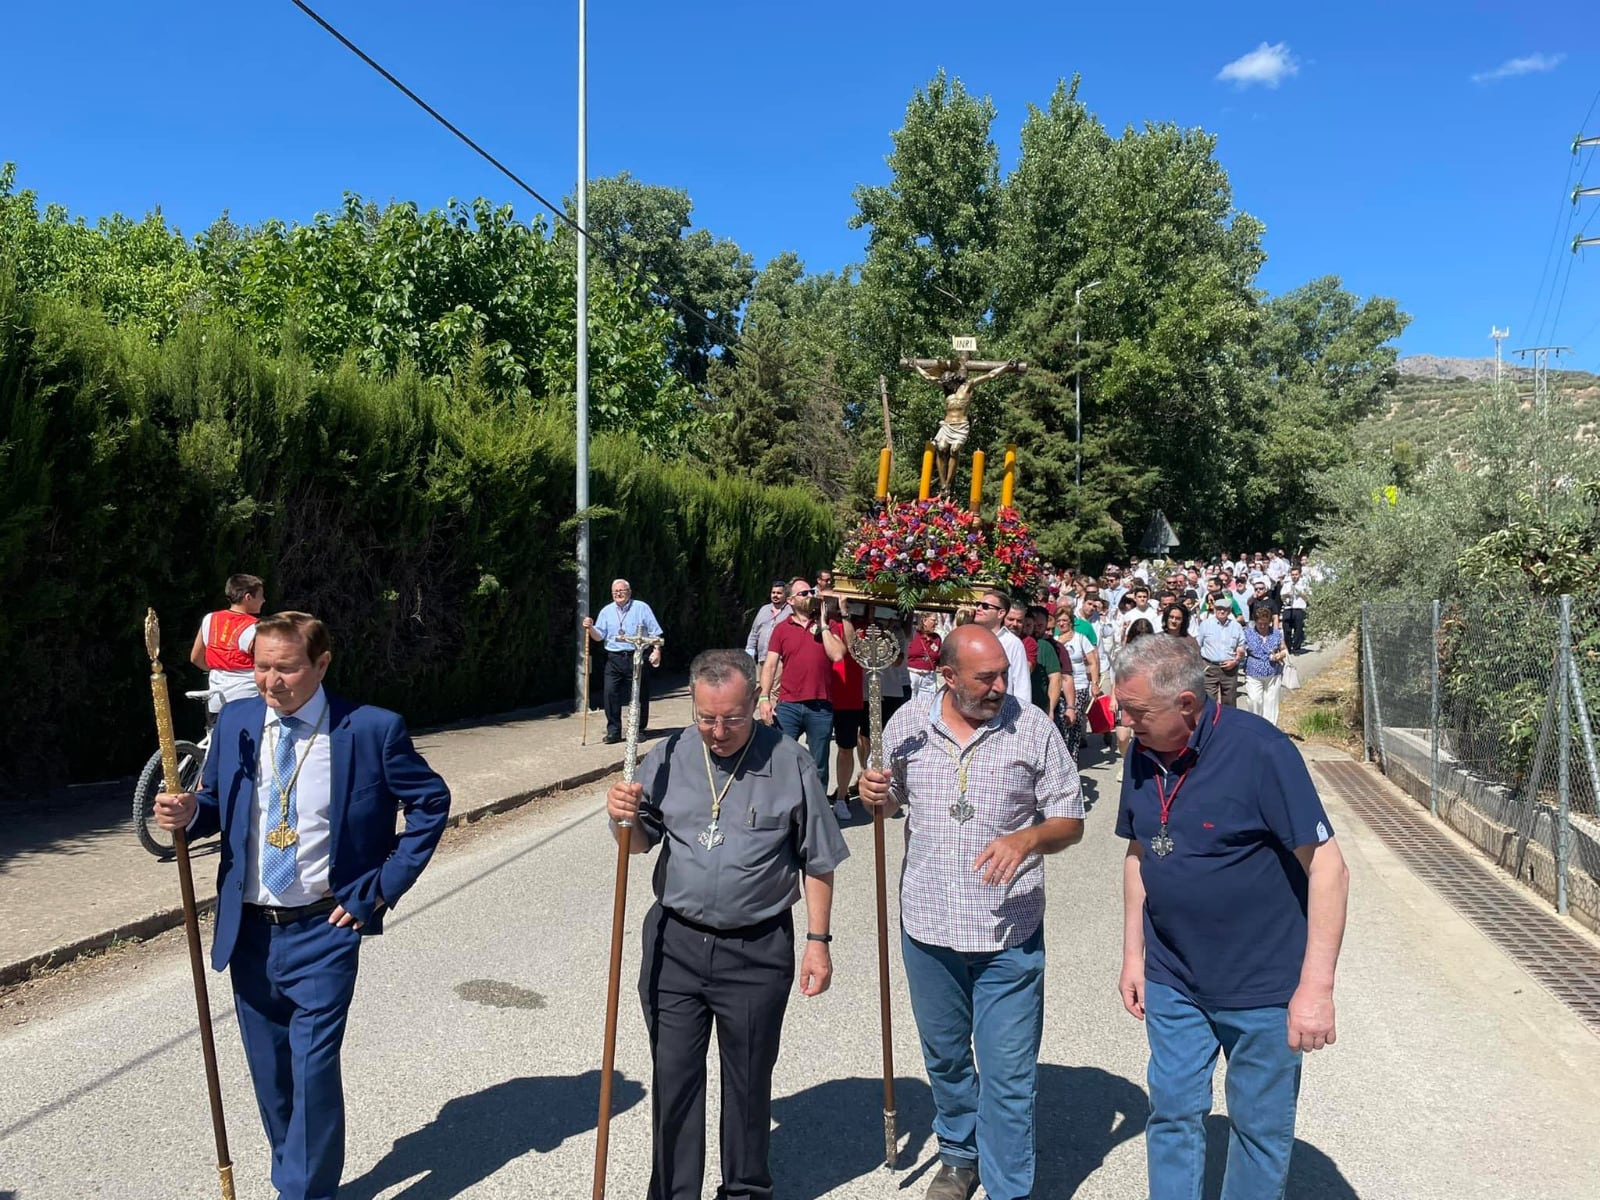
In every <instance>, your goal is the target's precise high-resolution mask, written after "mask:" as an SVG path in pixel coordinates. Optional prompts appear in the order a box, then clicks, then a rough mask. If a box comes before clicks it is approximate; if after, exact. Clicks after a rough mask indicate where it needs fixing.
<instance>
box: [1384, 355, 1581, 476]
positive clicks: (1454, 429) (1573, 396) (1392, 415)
mask: <svg viewBox="0 0 1600 1200" xmlns="http://www.w3.org/2000/svg"><path fill="white" fill-rule="evenodd" d="M1397 365H1398V367H1399V370H1400V381H1399V382H1398V383H1397V384H1396V385H1395V387H1394V388H1393V390H1392V391H1390V392H1389V394H1388V395H1387V396H1386V397H1385V398H1384V400H1383V401H1381V402H1380V406H1379V408H1378V411H1377V412H1375V413H1374V414H1373V415H1372V416H1370V417H1368V418H1367V419H1366V420H1365V421H1363V422H1362V423H1361V425H1360V426H1359V427H1358V428H1357V430H1356V439H1357V443H1358V445H1361V446H1363V447H1377V446H1382V447H1385V448H1387V447H1389V446H1392V445H1394V444H1396V443H1401V442H1409V443H1410V444H1411V446H1412V447H1413V449H1414V451H1415V452H1416V455H1417V457H1418V458H1419V459H1423V460H1425V459H1427V458H1429V457H1431V456H1432V455H1434V454H1435V453H1437V452H1439V451H1440V450H1448V449H1450V448H1452V447H1454V446H1457V445H1459V444H1460V442H1461V440H1462V439H1463V438H1464V437H1465V436H1466V434H1467V431H1468V430H1469V428H1470V427H1471V422H1472V414H1473V411H1474V410H1475V409H1476V408H1477V406H1478V405H1479V404H1481V403H1484V402H1486V401H1488V400H1489V398H1490V397H1491V395H1492V393H1493V388H1494V359H1492V358H1484V359H1474V358H1439V357H1436V356H1434V355H1431V354H1417V355H1412V356H1410V357H1407V358H1402V359H1400V361H1399V363H1398V364H1397ZM1503 379H1504V385H1503V386H1505V387H1507V388H1512V389H1515V393H1516V395H1517V396H1518V398H1519V399H1520V401H1521V403H1522V406H1523V407H1524V408H1525V409H1527V408H1532V406H1533V372H1532V370H1531V369H1529V368H1527V367H1522V366H1513V365H1512V364H1510V363H1507V364H1506V365H1505V369H1504V376H1503ZM1550 402H1551V404H1552V405H1565V406H1570V408H1571V409H1573V410H1575V412H1576V415H1577V417H1578V421H1579V436H1581V437H1589V438H1593V437H1596V436H1600V376H1595V375H1591V374H1589V373H1588V372H1586V371H1551V372H1550Z"/></svg>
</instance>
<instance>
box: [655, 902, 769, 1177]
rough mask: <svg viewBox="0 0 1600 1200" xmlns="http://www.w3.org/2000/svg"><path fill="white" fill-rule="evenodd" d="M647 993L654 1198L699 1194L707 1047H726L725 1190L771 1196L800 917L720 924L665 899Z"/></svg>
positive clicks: (703, 1166) (702, 1168)
mask: <svg viewBox="0 0 1600 1200" xmlns="http://www.w3.org/2000/svg"><path fill="white" fill-rule="evenodd" d="M643 940H644V955H643V960H642V962H641V963H640V966H639V1001H640V1003H641V1004H642V1005H643V1007H644V1023H645V1027H646V1028H647V1029H648V1030H649V1033H650V1056H651V1059H652V1061H653V1062H654V1064H655V1065H654V1069H653V1071H652V1074H651V1081H650V1096H651V1101H650V1103H651V1108H650V1134H651V1151H650V1155H651V1157H650V1191H649V1200H700V1197H701V1190H700V1189H701V1186H702V1184H703V1181H704V1178H705V1171H706V1051H707V1049H708V1048H709V1046H710V1043H711V1023H712V1021H713V1020H715V1021H716V1024H717V1047H718V1049H719V1050H720V1051H721V1055H722V1138H721V1145H722V1186H721V1187H719V1188H718V1189H717V1193H716V1195H717V1200H770V1197H771V1196H772V1172H771V1170H770V1169H769V1168H768V1166H767V1149H768V1143H769V1141H770V1139H771V1128H772V1068H773V1065H774V1064H775V1063H776V1062H777V1061H778V1039H779V1036H780V1035H781V1034H782V1032H783V1014H784V1010H785V1008H787V1007H788V1004H789V989H790V988H791V987H792V986H793V985H794V918H793V916H792V914H790V913H787V912H785V913H784V914H783V915H782V916H780V917H774V918H772V919H771V920H769V921H765V922H763V923H762V924H761V925H757V926H752V927H751V928H749V929H745V930H735V931H732V932H723V933H717V932H714V931H712V930H709V929H706V928H704V927H702V926H698V925H690V924H689V923H687V922H686V921H684V920H683V919H682V918H680V917H677V916H675V915H674V914H672V913H670V912H668V911H667V910H666V909H664V908H662V907H661V905H659V904H657V905H655V906H654V907H653V908H651V910H650V912H649V914H648V915H647V916H646V917H645V922H644V935H643Z"/></svg>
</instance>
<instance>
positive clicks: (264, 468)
mask: <svg viewBox="0 0 1600 1200" xmlns="http://www.w3.org/2000/svg"><path fill="white" fill-rule="evenodd" d="M573 443H574V440H573V436H572V426H571V414H570V412H561V411H551V410H549V409H541V408H539V407H537V406H535V405H532V404H528V403H521V404H517V403H511V402H507V401H504V400H500V399H496V398H494V397H493V395H492V393H491V391H490V390H489V389H487V388H484V387H480V386H479V385H478V382H477V372H476V371H475V370H474V369H473V366H472V364H470V363H469V364H466V365H465V366H464V368H463V369H462V370H460V371H458V372H457V373H456V376H455V378H454V380H453V381H451V382H449V383H444V384H441V383H437V382H430V381H425V380H423V379H422V378H420V377H419V376H418V375H417V374H415V373H411V372H407V371H405V370H402V371H400V372H397V373H395V374H393V375H390V376H387V377H383V378H375V377H373V376H371V375H369V374H364V373H363V372H362V371H360V370H358V369H357V368H356V367H355V365H354V361H353V359H349V360H347V361H346V362H345V363H344V364H343V365H341V366H338V367H337V368H335V369H332V370H319V369H317V368H315V367H314V366H313V365H312V364H311V363H310V361H309V359H308V357H307V356H305V355H304V354H302V353H301V352H300V350H299V349H298V348H297V347H296V345H295V342H294V338H293V337H292V336H289V337H285V338H284V339H282V342H281V344H280V345H279V346H278V347H277V348H276V349H275V350H273V351H271V352H269V351H268V350H266V349H264V348H262V347H261V346H260V345H258V344H257V343H256V342H255V341H254V340H252V337H251V335H250V334H249V333H247V332H243V331H240V330H239V329H238V328H237V327H236V326H234V325H231V324H230V323H228V322H225V321H222V320H218V319H214V318H211V317H207V316H204V315H195V316H193V317H191V318H188V319H186V320H185V321H183V322H182V323H181V324H180V325H179V326H178V328H177V329H176V330H175V331H173V332H172V333H171V334H170V335H169V336H167V337H165V338H164V339H162V340H160V341H159V342H156V341H152V339H151V338H150V337H149V336H148V335H147V334H146V333H143V332H141V331H140V330H139V329H138V328H136V327H133V326H120V327H119V326H115V325H113V324H112V323H111V322H109V321H108V320H107V319H106V318H105V317H104V316H102V315H101V314H100V313H99V312H97V311H95V310H94V309H92V308H89V307H86V306H84V305H81V304H78V303H75V302H73V301H71V300H64V299H60V298H53V297H48V296H42V295H36V294H23V293H20V292H19V290H18V288H17V287H16V286H15V284H14V282H12V281H9V280H6V279H0V662H3V663H4V670H3V671H0V705H3V711H5V712H6V714H7V720H6V721H5V722H4V723H3V724H0V787H16V786H19V785H22V784H28V785H37V784H39V783H41V782H50V781H60V780H62V779H81V778H87V777H96V778H104V777H106V776H108V775H124V774H128V773H130V772H132V771H134V770H135V769H137V767H138V766H139V765H140V764H141V763H142V761H143V759H144V758H145V757H146V756H147V755H148V754H149V752H150V749H151V747H152V745H153V739H154V735H153V730H152V725H151V720H150V713H149V699H148V688H147V678H148V662H147V661H146V660H145V658H144V655H143V649H142V636H141V629H142V622H143V618H144V613H145V609H146V607H147V606H152V607H154V608H155V609H156V610H157V612H158V613H159V614H160V616H161V618H162V626H163V629H162V641H163V646H162V658H163V662H164V663H165V666H166V669H167V671H168V672H169V674H170V675H171V677H172V678H173V680H174V693H176V692H177V690H178V688H177V686H176V685H177V684H178V683H180V682H181V683H183V684H186V685H188V686H193V687H198V686H201V681H202V677H201V675H200V674H199V673H198V672H196V671H195V670H194V668H193V667H191V666H190V665H189V664H188V652H189V647H190V644H191V642H192V640H193V637H194V631H195V629H196V627H197V624H198V621H199V619H200V617H201V615H202V614H204V613H205V612H207V611H210V610H211V609H214V608H217V607H221V606H222V605H223V603H224V601H223V600H222V596H221V587H222V583H223V580H224V579H225V578H226V577H227V576H228V575H229V574H231V573H233V572H237V571H248V572H252V573H255V574H258V575H260V576H262V577H263V578H264V579H265V580H266V581H267V611H273V610H276V609H284V608H297V609H304V610H307V611H310V612H314V613H316V614H317V615H319V616H321V617H323V618H324V619H325V620H327V621H328V622H329V624H330V627H331V629H332V632H333V637H334V647H335V652H334V663H333V668H332V671H331V673H330V676H329V685H330V686H331V687H333V688H335V689H337V690H339V691H341V692H343V693H345V694H347V695H351V696H353V697H355V698H359V699H363V700H368V701H371V702H374V703H378V704H384V705H388V706H390V707H393V708H396V709H398V710H399V711H401V712H402V713H404V714H405V716H406V717H407V718H408V719H409V720H411V721H412V722H414V723H429V722H440V721H445V720H452V719H457V718H462V717H468V716H472V715H479V714H485V713H491V712H498V711H504V710H506V709H509V708H513V707H517V706H520V705H526V704H533V703H538V702H542V701H548V700H552V699H558V698H562V697H566V696H569V695H570V694H571V690H572V680H573V662H574V654H575V653H576V652H577V649H578V642H577V639H576V635H575V632H574V631H575V623H576V622H575V618H576V614H575V612H574V603H575V599H574V592H575V586H574V571H575V564H574V559H573V554H574V551H573V544H574V541H575V523H574V502H573V479H574V473H575V460H574V453H575V451H574V444H573ZM590 466H591V485H590V491H591V497H592V503H593V508H592V510H591V521H592V530H593V547H594V553H593V567H592V570H593V575H592V578H593V581H594V583H593V588H592V592H593V595H594V596H595V599H596V603H597V605H598V604H599V603H601V602H604V600H605V599H606V594H607V587H606V585H607V584H608V583H609V581H610V579H611V578H612V577H613V576H616V575H623V576H626V577H628V578H629V579H630V580H631V581H632V582H633V585H634V588H635V591H636V593H637V594H638V595H639V596H640V597H642V598H644V599H646V600H648V601H649V602H650V604H651V606H652V607H653V608H654V609H655V611H656V613H657V615H658V616H659V617H660V618H661V621H662V624H663V626H664V627H665V628H666V630H667V632H668V634H669V639H668V643H667V647H668V657H669V661H674V662H676V663H677V664H679V665H682V664H683V663H685V662H687V659H688V657H689V656H690V655H692V654H693V652H694V651H696V650H697V649H700V648H702V647H705V646H712V645H739V644H742V639H743V635H744V623H745V621H746V620H747V619H748V616H749V613H750V611H751V610H752V608H753V607H754V606H755V605H756V604H758V603H760V602H761V601H762V599H763V598H764V596H765V592H766V585H767V583H768V582H769V581H770V580H771V579H772V578H774V577H775V576H779V575H786V574H789V573H791V572H795V571H799V570H804V569H809V568H813V567H815V566H816V565H817V564H818V563H824V562H828V561H831V558H832V556H833V552H834V548H835V546H836V543H837V533H836V528H835V526H834V522H833V517H832V515H831V513H830V511H829V509H828V508H827V506H826V505H824V504H823V503H821V502H819V500H818V499H817V498H816V497H813V496H811V495H810V494H808V493H806V492H804V491H801V490H799V489H786V488H771V487H762V486H759V485H756V484H754V483H751V482H749V481H747V480H743V479H738V478H730V477H725V476H715V475H711V474H708V473H707V472H706V471H705V470H703V469H701V468H698V467H696V466H694V465H691V464H675V463H663V462H661V461H659V460H657V459H654V458H652V457H650V456H648V455H647V454H645V453H644V452H643V451H642V450H641V449H640V448H639V447H638V445H637V444H635V443H633V442H631V441H629V440H627V439H624V438H620V437H608V438H602V439H599V440H597V441H596V442H595V443H594V444H593V446H592V448H591V454H590ZM179 704H180V707H187V708H195V707H196V706H192V705H183V704H182V702H181V701H180V702H179ZM179 716H180V729H188V730H189V731H191V732H193V731H196V730H197V728H198V725H199V714H198V711H197V710H196V711H194V712H181V711H180V714H179Z"/></svg>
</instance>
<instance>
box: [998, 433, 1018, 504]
mask: <svg viewBox="0 0 1600 1200" xmlns="http://www.w3.org/2000/svg"><path fill="white" fill-rule="evenodd" d="M1016 486H1017V448H1016V447H1015V446H1007V447H1006V465H1005V472H1004V474H1002V475H1001V476H1000V507H1001V508H1010V507H1011V493H1012V491H1013V489H1015V487H1016Z"/></svg>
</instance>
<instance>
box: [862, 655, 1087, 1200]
mask: <svg viewBox="0 0 1600 1200" xmlns="http://www.w3.org/2000/svg"><path fill="white" fill-rule="evenodd" d="M1007 666H1008V664H1007V660H1006V652H1005V650H1004V648H1003V647H1002V646H1001V645H1000V642H999V640H998V639H997V638H996V637H995V635H994V634H993V633H991V632H989V631H988V630H987V629H983V628H980V627H979V626H977V625H964V626H962V627H961V628H959V629H957V630H955V631H954V632H953V633H951V635H950V636H949V637H948V638H946V639H945V642H944V645H943V646H942V647H941V649H940V652H939V677H940V681H941V683H942V685H943V686H942V687H940V689H939V690H938V691H937V692H935V693H934V694H933V696H932V697H931V698H925V697H922V696H918V697H917V698H915V699H914V700H913V702H912V703H910V704H908V705H906V706H905V707H904V708H902V709H901V710H900V711H899V712H898V713H896V714H895V716H894V719H893V720H892V721H890V722H889V725H888V727H887V728H886V729H885V730H884V734H883V736H884V749H885V751H886V753H887V756H888V762H889V768H890V769H889V770H888V771H868V772H866V773H865V774H863V775H862V777H861V799H862V801H863V802H864V803H866V804H869V805H873V806H882V807H883V808H884V809H885V812H886V815H891V814H893V813H894V812H896V811H898V810H899V809H900V807H901V806H904V807H905V808H906V809H907V821H906V857H905V864H904V867H903V868H902V872H901V877H900V923H901V948H902V953H903V955H904V958H905V967H906V982H907V984H908V985H909V987H910V990H911V1008H912V1012H913V1015H915V1017H916V1019H917V1032H918V1033H919V1034H920V1035H921V1038H922V1057H923V1062H924V1064H925V1065H926V1067H927V1071H928V1082H929V1085H930V1086H931V1088H932V1091H933V1099H934V1106H935V1108H936V1110H937V1116H936V1117H935V1119H934V1126H933V1127H934V1133H935V1134H936V1135H937V1136H938V1139H939V1159H940V1167H939V1172H938V1174H937V1175H935V1176H934V1179H933V1182H932V1183H931V1184H930V1185H929V1187H928V1191H927V1200H967V1198H968V1197H969V1196H971V1195H972V1193H973V1192H974V1191H975V1190H977V1186H978V1183H979V1180H980V1178H981V1180H982V1183H983V1186H984V1188H985V1192H986V1195H987V1196H988V1197H989V1200H1026V1198H1027V1197H1029V1196H1031V1195H1032V1194H1033V1172H1034V1157H1035V1153H1034V1136H1033V1130H1034V1120H1033V1106H1034V1093H1035V1084H1036V1080H1037V1075H1038V1061H1039V1040H1040V1036H1041V1034H1042V1031H1043V1028H1044V929H1043V920H1044V856H1045V855H1046V854H1054V853H1056V852H1057V851H1059V850H1064V849H1066V848H1067V847H1068V846H1070V845H1072V844H1073V843H1075V842H1077V841H1078V840H1079V839H1080V838H1081V837H1082V836H1083V800H1082V798H1081V796H1080V794H1079V791H1078V772H1077V768H1076V767H1075V766H1074V765H1073V763H1072V759H1071V757H1070V756H1069V755H1068V754H1067V748H1066V745H1065V744H1064V743H1063V742H1062V740H1061V734H1060V733H1059V732H1058V731H1057V729H1056V727H1055V725H1054V724H1053V723H1052V722H1051V720H1050V718H1049V717H1048V716H1046V715H1045V714H1044V713H1043V712H1041V711H1040V710H1039V709H1037V708H1035V707H1034V706H1033V705H1032V704H1031V703H1029V699H1030V698H1029V697H1026V696H1021V697H1014V696H1009V695H1007V694H1006V672H1007ZM974 1048H976V1052H977V1059H978V1060H979V1061H981V1062H982V1063H983V1076H982V1079H981V1080H980V1079H979V1076H978V1072H977V1068H976V1065H975V1062H974V1056H973V1052H974Z"/></svg>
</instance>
